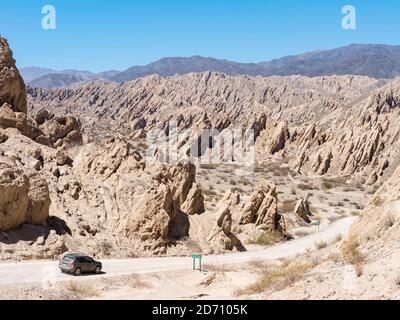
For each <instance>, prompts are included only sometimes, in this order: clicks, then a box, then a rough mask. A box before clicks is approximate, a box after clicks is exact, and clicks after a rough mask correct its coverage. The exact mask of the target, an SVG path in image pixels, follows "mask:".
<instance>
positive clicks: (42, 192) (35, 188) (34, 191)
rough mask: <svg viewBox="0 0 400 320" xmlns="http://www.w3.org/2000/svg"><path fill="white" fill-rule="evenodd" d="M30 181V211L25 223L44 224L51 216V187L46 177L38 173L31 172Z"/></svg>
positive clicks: (29, 174) (28, 210)
mask: <svg viewBox="0 0 400 320" xmlns="http://www.w3.org/2000/svg"><path fill="white" fill-rule="evenodd" d="M28 179H29V190H28V209H27V212H26V215H25V223H29V224H42V223H43V222H45V221H46V219H47V217H48V216H49V208H50V204H51V200H50V194H49V187H48V185H47V182H46V180H45V179H44V177H43V176H42V175H41V174H40V173H38V172H36V171H31V172H29V173H28Z"/></svg>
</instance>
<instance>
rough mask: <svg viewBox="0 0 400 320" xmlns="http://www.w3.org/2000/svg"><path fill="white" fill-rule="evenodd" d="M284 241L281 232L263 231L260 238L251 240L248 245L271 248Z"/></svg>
mask: <svg viewBox="0 0 400 320" xmlns="http://www.w3.org/2000/svg"><path fill="white" fill-rule="evenodd" d="M280 241H282V235H281V234H280V233H279V232H276V231H275V232H268V231H263V232H262V233H260V234H259V235H258V236H256V237H254V238H250V239H249V240H248V241H247V243H248V244H257V245H260V246H270V245H273V244H275V243H278V242H280Z"/></svg>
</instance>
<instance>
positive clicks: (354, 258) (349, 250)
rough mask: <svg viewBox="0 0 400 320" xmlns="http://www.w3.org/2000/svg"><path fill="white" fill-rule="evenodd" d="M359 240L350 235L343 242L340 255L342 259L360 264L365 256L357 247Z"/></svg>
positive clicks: (355, 264) (353, 263)
mask: <svg viewBox="0 0 400 320" xmlns="http://www.w3.org/2000/svg"><path fill="white" fill-rule="evenodd" d="M359 246H360V244H359V242H358V241H357V239H356V238H355V237H351V238H349V239H348V240H346V241H344V242H343V245H342V255H343V259H344V260H345V261H346V262H347V263H349V264H352V265H354V266H357V265H362V264H363V263H364V260H365V257H364V255H363V254H362V252H361V251H360V249H359Z"/></svg>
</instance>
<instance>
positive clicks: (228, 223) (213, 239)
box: [207, 203, 243, 253]
mask: <svg viewBox="0 0 400 320" xmlns="http://www.w3.org/2000/svg"><path fill="white" fill-rule="evenodd" d="M215 215H216V216H217V221H216V225H215V226H214V228H213V229H212V231H211V233H210V234H209V235H208V237H207V240H208V241H209V243H210V247H211V250H212V253H218V252H225V250H233V249H234V248H237V249H238V250H243V249H242V247H243V246H242V244H241V242H240V240H239V239H238V238H236V237H235V235H234V234H233V233H232V214H231V211H230V209H229V205H227V204H225V203H223V204H222V205H221V207H220V209H219V210H218V211H217V212H216V213H215Z"/></svg>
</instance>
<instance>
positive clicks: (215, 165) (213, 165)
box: [200, 163, 218, 170]
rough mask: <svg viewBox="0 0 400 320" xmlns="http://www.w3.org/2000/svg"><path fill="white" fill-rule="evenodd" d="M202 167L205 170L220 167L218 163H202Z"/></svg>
mask: <svg viewBox="0 0 400 320" xmlns="http://www.w3.org/2000/svg"><path fill="white" fill-rule="evenodd" d="M200 168H201V169H205V170H215V169H217V168H218V165H217V164H213V163H204V164H200Z"/></svg>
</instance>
